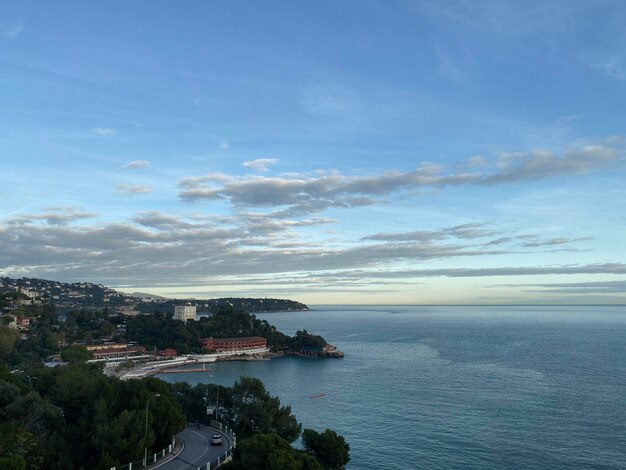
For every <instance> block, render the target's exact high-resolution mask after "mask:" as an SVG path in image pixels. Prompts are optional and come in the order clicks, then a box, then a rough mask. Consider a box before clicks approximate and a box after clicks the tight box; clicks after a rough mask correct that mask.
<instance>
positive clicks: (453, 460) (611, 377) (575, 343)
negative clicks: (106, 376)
mask: <svg viewBox="0 0 626 470" xmlns="http://www.w3.org/2000/svg"><path fill="white" fill-rule="evenodd" d="M257 317H259V318H262V319H266V320H267V321H269V322H270V323H272V324H274V325H276V327H277V328H278V329H279V330H281V331H283V332H285V333H287V334H294V333H295V332H296V330H303V329H306V330H307V331H309V332H311V333H315V334H320V335H322V336H323V337H324V338H326V340H327V341H328V342H329V343H331V344H334V345H336V346H337V347H338V348H339V349H340V350H342V351H343V352H344V353H345V358H343V359H309V358H299V357H283V358H278V359H272V360H265V361H257V362H224V363H216V364H212V365H211V372H210V373H188V374H167V375H160V376H159V377H161V378H163V379H164V380H167V381H187V382H189V383H191V384H196V383H199V382H213V383H219V384H222V385H232V384H233V383H234V382H235V381H236V380H237V379H238V378H239V377H240V376H242V375H245V376H250V377H257V378H259V379H261V380H263V382H264V383H265V386H266V387H267V389H268V390H269V391H270V393H271V394H273V395H277V396H278V397H280V400H281V403H282V404H283V405H288V406H291V408H292V411H293V412H294V413H295V415H296V417H297V418H298V420H299V421H300V422H301V423H302V424H303V427H304V428H312V429H315V430H318V431H323V430H324V429H326V428H331V429H334V430H335V431H337V432H338V433H339V434H341V435H343V436H344V437H345V438H346V440H347V441H348V443H349V444H350V456H351V460H350V462H349V464H348V467H347V468H348V469H352V470H356V469H370V468H376V469H541V470H559V469H568V470H569V469H626V307H624V306H615V307H607V306H598V307H590V306H585V307H579V306H567V307H541V306H533V307H526V306H524V307H517V306H515V307H509V306H506V307H504V306H487V307H482V306H481V307H478V306H472V307H440V306H437V307H426V306H400V307H398V306H388V307H386V306H318V307H312V309H311V310H310V311H305V312H289V313H285V312H280V313H267V314H259V315H257ZM321 394H324V396H321V397H320V396H319V395H321Z"/></svg>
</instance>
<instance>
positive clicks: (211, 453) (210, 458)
mask: <svg viewBox="0 0 626 470" xmlns="http://www.w3.org/2000/svg"><path fill="white" fill-rule="evenodd" d="M213 434H221V435H222V441H223V442H224V443H223V444H222V445H221V446H211V436H212V435H213ZM176 439H177V440H180V441H182V442H183V444H184V448H183V450H182V451H181V452H180V453H179V454H178V455H177V456H176V457H174V458H173V459H171V460H168V461H167V462H164V463H162V464H156V465H155V466H154V467H151V468H153V469H158V470H188V469H194V470H197V468H198V467H200V468H201V469H202V470H204V469H205V468H206V464H207V463H208V462H211V468H212V469H213V468H216V464H217V458H218V457H220V462H223V461H224V454H225V453H226V451H227V450H228V449H230V446H231V445H232V442H231V439H230V436H228V435H226V434H224V433H223V432H221V431H219V430H218V429H213V428H209V427H206V426H201V427H199V428H197V427H196V426H195V425H189V426H187V427H186V428H185V429H184V430H183V431H181V432H179V433H178V434H177V435H176Z"/></svg>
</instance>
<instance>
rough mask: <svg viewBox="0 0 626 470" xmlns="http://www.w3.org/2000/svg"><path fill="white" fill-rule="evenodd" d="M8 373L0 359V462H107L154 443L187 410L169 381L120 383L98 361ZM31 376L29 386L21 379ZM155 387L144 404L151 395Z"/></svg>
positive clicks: (68, 465) (136, 454)
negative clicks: (184, 409)
mask: <svg viewBox="0 0 626 470" xmlns="http://www.w3.org/2000/svg"><path fill="white" fill-rule="evenodd" d="M27 374H28V375H26V373H15V374H9V373H8V370H7V368H6V366H1V365H0V436H1V437H0V455H1V456H2V460H0V468H3V469H5V468H15V469H19V468H29V469H40V468H49V465H46V464H45V462H48V463H49V462H55V468H59V469H82V468H84V469H108V468H111V467H113V466H117V465H122V464H125V463H128V462H131V461H136V460H139V459H141V458H142V456H143V452H144V448H145V447H148V448H149V449H154V450H160V449H162V448H163V447H165V446H167V444H168V443H169V442H170V441H171V438H172V436H173V435H174V434H176V433H177V432H179V431H180V430H181V429H183V427H184V425H185V416H184V415H183V413H182V410H181V407H180V405H179V404H178V402H177V401H176V398H175V397H174V395H173V393H172V392H171V390H170V388H169V386H168V385H167V384H165V383H163V382H162V381H160V380H158V379H154V378H149V379H144V380H140V381H138V380H131V381H127V382H121V381H120V380H118V379H116V378H111V377H106V376H104V375H103V374H102V371H101V370H100V368H99V367H96V366H92V365H74V366H69V367H58V368H56V369H47V368H42V367H39V368H33V369H30V370H29V371H28V372H27ZM29 383H31V384H32V386H31V385H27V384H29ZM157 393H158V394H159V397H158V398H155V399H153V400H152V401H151V403H150V408H149V410H148V423H149V426H148V434H147V438H146V435H145V419H146V418H145V416H146V414H145V408H146V402H147V400H148V399H149V398H150V397H153V396H155V394H157Z"/></svg>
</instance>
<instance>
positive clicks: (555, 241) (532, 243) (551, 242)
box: [522, 237, 591, 248]
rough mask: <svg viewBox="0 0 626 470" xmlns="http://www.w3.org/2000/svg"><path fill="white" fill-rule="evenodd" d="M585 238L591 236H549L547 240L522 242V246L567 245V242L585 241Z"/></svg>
mask: <svg viewBox="0 0 626 470" xmlns="http://www.w3.org/2000/svg"><path fill="white" fill-rule="evenodd" d="M586 240H591V237H578V238H567V237H561V238H549V239H547V240H537V241H530V242H526V243H524V244H523V245H522V246H525V247H527V248H535V247H546V246H547V247H550V246H560V245H567V244H569V243H574V242H580V241H586Z"/></svg>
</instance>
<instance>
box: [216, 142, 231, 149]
mask: <svg viewBox="0 0 626 470" xmlns="http://www.w3.org/2000/svg"><path fill="white" fill-rule="evenodd" d="M218 147H219V148H221V149H224V150H228V149H229V148H230V144H229V143H228V142H227V141H224V142H220V143H219V145H218Z"/></svg>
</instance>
